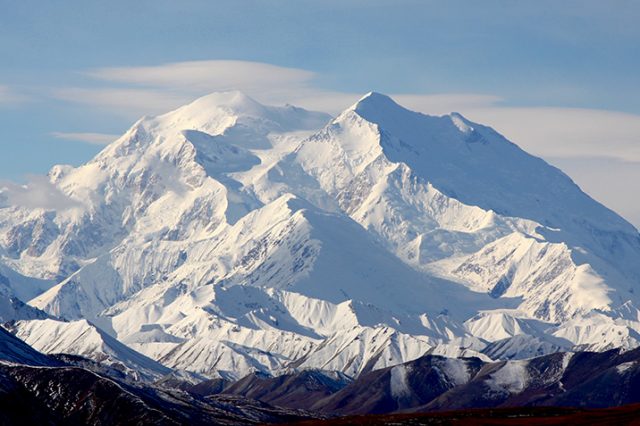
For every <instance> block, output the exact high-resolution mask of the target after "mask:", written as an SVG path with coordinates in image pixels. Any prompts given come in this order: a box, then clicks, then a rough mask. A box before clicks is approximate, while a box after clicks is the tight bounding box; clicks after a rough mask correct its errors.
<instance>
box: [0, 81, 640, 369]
mask: <svg viewBox="0 0 640 426" xmlns="http://www.w3.org/2000/svg"><path fill="white" fill-rule="evenodd" d="M49 180H50V182H51V185H53V186H55V187H56V188H57V189H58V190H59V191H60V192H61V193H62V194H64V196H66V197H68V198H69V200H70V202H69V205H68V207H66V208H61V209H25V208H24V207H20V206H9V207H4V208H0V253H1V254H2V256H1V259H0V264H2V265H4V266H3V268H5V267H6V268H8V269H9V270H11V271H13V275H12V274H5V275H7V276H9V275H11V276H13V277H18V276H24V277H25V279H24V280H22V281H21V282H20V285H21V286H25V287H29V286H32V287H33V288H37V290H33V289H30V290H28V291H27V290H25V291H24V292H23V293H24V294H32V293H36V294H35V296H34V297H33V298H31V299H30V300H27V301H25V302H28V303H29V304H30V305H31V306H33V307H35V308H38V309H41V310H43V311H44V312H46V313H47V314H48V315H50V316H52V317H54V318H59V319H64V320H68V321H70V322H71V323H74V324H76V323H77V322H78V321H83V320H88V321H90V323H91V324H92V327H97V329H98V330H100V332H101V333H106V335H105V336H108V337H107V338H106V340H109V338H113V339H116V340H117V341H119V342H120V343H123V342H126V345H127V346H129V347H130V348H131V349H132V350H135V351H138V352H141V353H142V355H143V356H145V357H148V358H151V359H153V360H154V362H159V363H160V364H162V365H163V366H164V367H163V368H169V369H175V370H177V371H179V370H186V371H187V374H194V375H202V376H206V377H211V378H216V377H223V378H225V379H237V378H239V377H242V376H244V375H246V374H247V373H249V372H252V371H258V372H263V373H268V374H281V373H283V372H287V371H290V370H292V369H293V370H304V369H314V368H320V369H329V370H338V371H342V372H343V373H345V374H349V375H351V376H358V375H360V374H363V373H366V372H368V371H371V370H376V369H380V368H385V367H390V366H392V365H396V364H399V363H402V362H407V361H410V360H412V359H416V358H418V357H420V356H422V355H424V354H425V353H431V354H434V355H435V354H440V355H445V356H451V357H457V356H477V357H480V358H483V359H489V358H491V357H495V358H497V359H505V358H522V357H529V356H531V355H543V354H545V353H549V352H556V351H559V350H571V349H572V348H580V349H593V350H605V349H609V348H612V347H622V348H627V349H630V348H634V347H636V346H638V345H639V344H640V334H638V333H639V332H640V312H639V311H638V309H637V308H636V306H640V299H638V296H637V294H640V293H637V292H636V287H637V286H638V285H639V283H640V262H637V260H638V259H640V234H638V232H637V230H636V229H635V228H633V226H631V225H630V224H628V223H627V222H626V221H624V219H622V218H621V217H619V216H617V215H615V213H613V212H612V211H610V210H608V209H606V208H605V207H603V206H602V205H600V204H599V203H597V202H596V201H594V200H592V199H591V198H589V197H588V196H587V195H586V194H584V193H583V192H582V191H581V190H580V189H579V188H578V187H577V186H576V185H575V184H574V183H573V181H571V179H570V178H568V177H567V176H566V175H564V173H562V172H561V171H559V170H557V169H555V168H553V167H552V166H549V165H548V164H547V163H545V162H544V161H543V160H541V159H539V158H536V157H533V156H530V155H528V154H527V153H525V152H524V151H522V150H521V149H520V148H518V147H517V146H516V145H515V144H513V143H512V142H510V141H508V140H506V139H505V138H504V137H503V136H501V135H499V134H498V133H497V132H496V131H494V130H493V129H490V128H488V127H485V126H482V125H479V124H477V123H474V122H472V121H470V120H467V119H466V118H464V117H462V116H461V115H460V114H457V113H452V114H450V115H445V116H440V117H431V116H427V115H424V114H420V113H416V112H412V111H409V110H406V109H405V108H403V107H401V106H399V105H398V104H396V103H395V102H394V101H393V100H392V99H391V98H389V97H387V96H385V95H382V94H378V93H375V92H372V93H369V94H367V95H365V96H364V97H363V98H362V99H360V100H359V101H358V102H357V103H356V104H354V105H353V106H351V107H349V108H347V109H346V110H345V111H344V112H342V113H341V114H339V115H338V116H337V117H336V118H333V119H331V118H330V117H328V116H327V115H325V114H322V113H314V112H308V111H305V110H302V109H299V108H295V107H290V106H287V107H270V106H264V105H261V104H259V103H258V102H256V101H254V100H252V99H251V98H249V97H247V96H246V95H243V94H241V93H239V92H226V93H222V94H212V95H209V96H206V97H204V98H201V99H199V100H196V101H194V102H193V103H191V104H189V105H186V106H184V107H181V108H178V109H177V110H174V111H172V112H169V113H167V114H163V115H160V116H157V117H145V118H143V119H141V120H139V121H138V122H136V123H135V124H134V125H133V126H132V127H131V129H130V130H129V131H127V132H126V133H125V134H124V135H123V136H122V137H121V138H119V139H118V140H116V141H115V142H114V143H113V144H111V145H109V146H107V147H106V148H105V149H104V150H103V151H102V152H101V153H99V154H98V155H97V156H96V157H95V158H94V159H93V160H91V161H89V162H88V163H86V164H85V165H83V166H80V167H77V168H70V167H62V166H57V167H54V168H52V171H51V172H50V174H49ZM8 279H9V280H11V277H9V278H8ZM43 280H45V281H43ZM46 280H49V281H46ZM52 280H55V282H56V284H55V285H54V286H52V287H50V288H49V285H48V284H47V285H44V284H43V283H44V282H51V281H52ZM31 283H32V284H31ZM12 285H13V284H12V283H11V282H9V286H8V288H11V286H12ZM43 287H44V288H43ZM637 290H638V291H640V289H637ZM309 312H312V313H313V315H312V316H309ZM13 319H19V318H13ZM20 319H22V318H20ZM35 321H36V320H35V319H33V318H32V319H29V318H27V319H24V321H19V322H18V323H17V324H18V325H17V329H16V332H17V333H18V335H20V333H23V334H22V335H26V334H24V333H27V330H29V329H30V327H31V326H33V325H34V324H37V323H36V322H35ZM52 321H53V322H51V323H50V324H52V327H53V328H52V329H51V330H53V329H55V328H57V327H59V324H58V325H56V326H55V327H54V326H53V324H55V320H52ZM41 324H44V323H41ZM65 327H68V326H65ZM602 333H604V338H603V334H602ZM51 335H52V337H51V338H50V339H51V341H48V342H47V341H46V338H45V337H44V336H47V329H46V328H45V329H43V330H42V333H41V336H43V338H44V340H42V341H40V342H39V343H38V344H39V345H42V346H38V347H51V348H53V347H57V348H64V350H65V351H68V352H69V353H72V354H73V353H74V351H75V352H76V355H84V356H88V354H87V353H85V352H83V351H82V348H81V347H80V346H78V345H74V344H69V345H62V346H60V345H57V343H59V342H57V341H56V339H57V338H59V337H56V336H60V335H59V334H56V333H51ZM103 340H104V339H102V340H99V341H98V344H103ZM211 342H217V343H216V344H215V345H211ZM123 344H125V343H123ZM98 352H99V351H98ZM121 353H122V352H121ZM116 355H117V354H116ZM95 356H96V357H99V356H100V355H99V354H98V353H96V354H95ZM116 358H117V356H116ZM116 361H117V360H116Z"/></svg>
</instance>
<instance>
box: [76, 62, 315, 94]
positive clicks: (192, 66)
mask: <svg viewBox="0 0 640 426" xmlns="http://www.w3.org/2000/svg"><path fill="white" fill-rule="evenodd" d="M86 74H87V75H89V76H91V77H93V78H96V79H100V80H106V81H111V82H118V83H127V84H135V85H138V86H147V87H165V88H173V89H178V88H180V89H187V90H190V91H202V90H205V91H221V90H231V89H238V90H246V91H248V92H253V91H264V90H267V89H269V88H270V87H276V88H282V87H288V88H290V89H295V88H297V87H301V86H304V87H306V86H307V85H308V83H309V82H310V81H311V80H312V79H313V78H314V76H315V73H314V72H311V71H307V70H303V69H298V68H289V67H280V66H277V65H272V64H267V63H262V62H251V61H225V60H211V61H188V62H173V63H167V64H162V65H157V66H149V67H111V68H98V69H93V70H89V71H87V72H86Z"/></svg>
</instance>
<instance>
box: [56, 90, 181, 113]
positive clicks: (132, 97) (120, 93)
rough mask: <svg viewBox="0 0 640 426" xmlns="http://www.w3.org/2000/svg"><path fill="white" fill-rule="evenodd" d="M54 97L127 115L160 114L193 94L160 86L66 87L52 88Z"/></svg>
mask: <svg viewBox="0 0 640 426" xmlns="http://www.w3.org/2000/svg"><path fill="white" fill-rule="evenodd" d="M52 96H53V97H54V98H56V99H60V100H64V101H68V102H73V103H79V104H84V105H90V106H92V107H97V108H99V109H100V110H101V111H103V112H108V113H112V114H115V115H119V116H121V117H125V118H128V119H135V118H139V117H140V116H143V115H152V114H161V113H163V112H167V111H169V110H172V109H174V108H177V107H179V106H180V105H183V104H185V103H187V102H190V101H192V100H193V96H189V95H185V94H179V93H172V92H169V91H162V90H146V89H130V88H125V89H121V88H110V89H87V88H77V87H67V88H59V89H54V90H53V91H52Z"/></svg>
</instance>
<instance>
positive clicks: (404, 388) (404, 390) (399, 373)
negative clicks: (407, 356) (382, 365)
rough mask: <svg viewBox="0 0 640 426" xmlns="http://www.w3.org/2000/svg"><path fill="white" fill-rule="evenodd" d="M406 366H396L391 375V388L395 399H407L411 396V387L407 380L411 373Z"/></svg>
mask: <svg viewBox="0 0 640 426" xmlns="http://www.w3.org/2000/svg"><path fill="white" fill-rule="evenodd" d="M407 370H408V367H407V366H406V365H396V366H395V367H392V368H391V371H390V372H389V374H390V375H391V377H390V379H389V386H390V387H391V396H392V397H393V398H395V399H401V398H405V397H407V396H409V395H411V387H410V386H409V382H408V380H407V374H408V373H409V371H407Z"/></svg>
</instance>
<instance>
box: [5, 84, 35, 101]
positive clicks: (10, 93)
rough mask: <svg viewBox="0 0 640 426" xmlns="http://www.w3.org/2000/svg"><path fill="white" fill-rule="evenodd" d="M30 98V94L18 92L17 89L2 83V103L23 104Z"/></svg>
mask: <svg viewBox="0 0 640 426" xmlns="http://www.w3.org/2000/svg"><path fill="white" fill-rule="evenodd" d="M28 99H29V97H28V96H26V95H24V94H22V93H18V92H17V91H16V90H15V89H13V88H11V87H9V86H6V85H2V84H0V105H14V104H21V103H23V102H25V101H27V100H28Z"/></svg>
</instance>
